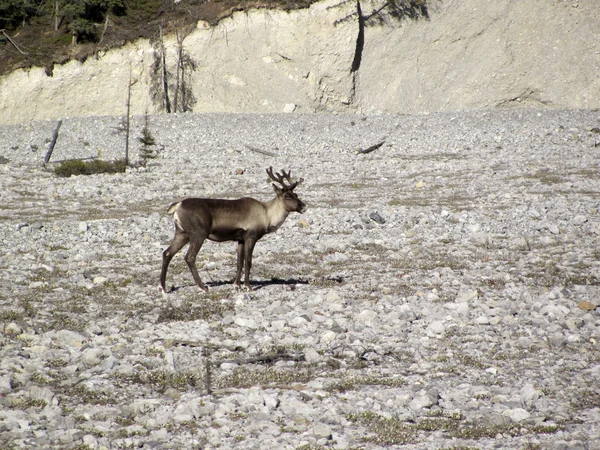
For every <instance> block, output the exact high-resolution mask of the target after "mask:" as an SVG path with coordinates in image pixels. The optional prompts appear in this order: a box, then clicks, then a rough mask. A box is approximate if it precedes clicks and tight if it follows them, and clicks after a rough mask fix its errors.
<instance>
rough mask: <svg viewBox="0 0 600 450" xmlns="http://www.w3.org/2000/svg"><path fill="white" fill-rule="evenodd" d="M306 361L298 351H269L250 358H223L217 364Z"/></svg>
mask: <svg viewBox="0 0 600 450" xmlns="http://www.w3.org/2000/svg"><path fill="white" fill-rule="evenodd" d="M280 360H285V361H304V354H302V353H298V354H295V355H292V354H290V353H284V352H273V353H267V354H266V355H259V356H252V357H250V358H236V359H222V360H220V361H215V364H217V365H220V364H224V363H231V364H255V363H272V362H275V361H280Z"/></svg>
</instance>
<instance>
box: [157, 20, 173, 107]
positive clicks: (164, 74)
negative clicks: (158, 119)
mask: <svg viewBox="0 0 600 450" xmlns="http://www.w3.org/2000/svg"><path fill="white" fill-rule="evenodd" d="M159 28H160V53H161V66H162V67H161V82H162V86H163V91H164V95H165V109H166V110H167V113H170V112H171V100H170V99H169V84H168V79H167V56H166V52H165V43H164V41H163V31H162V25H160V27H159Z"/></svg>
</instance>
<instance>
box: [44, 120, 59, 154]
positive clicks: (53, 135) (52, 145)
mask: <svg viewBox="0 0 600 450" xmlns="http://www.w3.org/2000/svg"><path fill="white" fill-rule="evenodd" d="M61 125H62V119H60V120H59V121H58V123H57V124H56V128H55V129H54V134H52V140H51V141H50V144H49V145H48V151H47V152H46V156H45V157H44V165H46V164H48V161H50V157H51V156H52V152H53V151H54V146H55V145H56V140H57V139H58V130H60V126H61Z"/></svg>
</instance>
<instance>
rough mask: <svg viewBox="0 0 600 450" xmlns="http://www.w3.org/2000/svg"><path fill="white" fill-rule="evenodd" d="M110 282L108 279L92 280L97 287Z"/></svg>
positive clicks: (96, 278) (98, 278) (97, 278)
mask: <svg viewBox="0 0 600 450" xmlns="http://www.w3.org/2000/svg"><path fill="white" fill-rule="evenodd" d="M107 281H108V279H107V278H106V277H101V276H100V277H94V279H93V280H92V282H93V283H94V284H95V285H99V284H104V283H106V282H107Z"/></svg>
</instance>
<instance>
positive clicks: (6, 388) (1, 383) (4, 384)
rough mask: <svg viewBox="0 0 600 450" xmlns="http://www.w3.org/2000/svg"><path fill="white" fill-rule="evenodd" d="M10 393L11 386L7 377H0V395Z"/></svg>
mask: <svg viewBox="0 0 600 450" xmlns="http://www.w3.org/2000/svg"><path fill="white" fill-rule="evenodd" d="M10 391H12V384H11V382H10V376H9V375H2V376H0V395H2V394H6V393H8V392H10Z"/></svg>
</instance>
